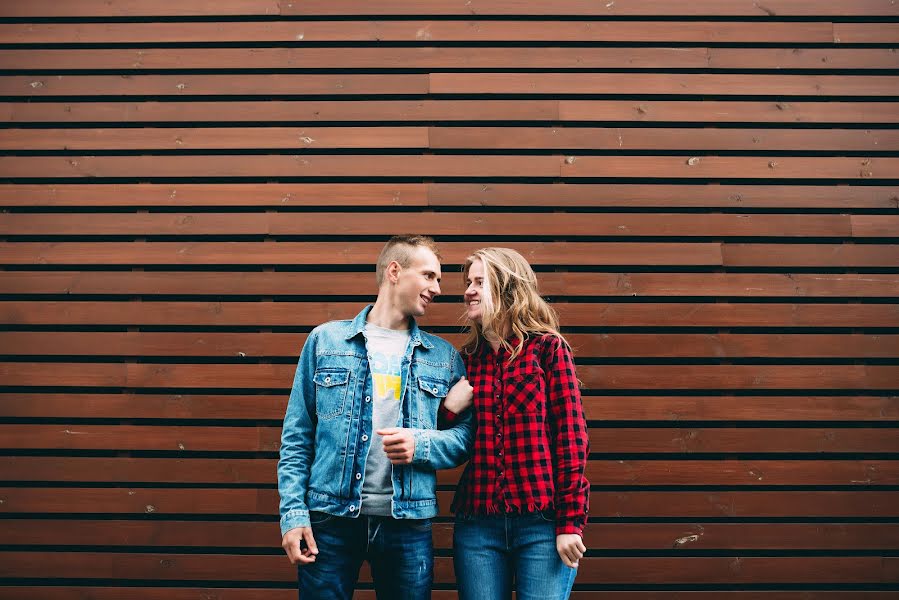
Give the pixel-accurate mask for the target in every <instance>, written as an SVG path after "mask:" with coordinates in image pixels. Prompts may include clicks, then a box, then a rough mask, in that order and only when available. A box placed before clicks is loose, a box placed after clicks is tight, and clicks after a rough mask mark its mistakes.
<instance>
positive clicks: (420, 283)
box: [394, 246, 440, 317]
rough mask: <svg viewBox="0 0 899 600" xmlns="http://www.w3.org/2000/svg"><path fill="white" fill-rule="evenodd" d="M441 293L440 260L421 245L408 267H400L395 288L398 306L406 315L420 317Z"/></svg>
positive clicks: (395, 299)
mask: <svg viewBox="0 0 899 600" xmlns="http://www.w3.org/2000/svg"><path fill="white" fill-rule="evenodd" d="M439 295H440V261H439V260H437V255H435V254H434V253H433V252H432V251H431V250H429V249H428V248H425V247H424V246H419V247H417V248H416V249H415V251H414V252H413V254H412V260H411V262H410V263H409V266H408V267H406V268H402V267H401V268H400V269H399V273H398V274H397V283H396V287H395V290H394V301H395V302H396V306H397V308H398V309H399V310H400V311H401V312H402V313H403V314H404V315H406V316H409V317H420V316H422V315H424V314H425V310H426V309H427V308H428V305H430V304H431V301H433V300H434V298H436V297H437V296H439Z"/></svg>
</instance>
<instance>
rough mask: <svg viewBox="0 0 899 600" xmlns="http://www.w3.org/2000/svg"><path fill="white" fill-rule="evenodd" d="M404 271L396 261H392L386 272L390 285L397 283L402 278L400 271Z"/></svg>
mask: <svg viewBox="0 0 899 600" xmlns="http://www.w3.org/2000/svg"><path fill="white" fill-rule="evenodd" d="M402 269H403V267H402V266H400V263H398V262H397V261H395V260H392V261H390V264H388V265H387V268H386V269H385V270H384V272H385V273H386V274H387V281H389V282H390V283H396V282H397V280H398V279H399V276H400V271H401V270H402Z"/></svg>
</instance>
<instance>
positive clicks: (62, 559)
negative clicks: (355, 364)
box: [0, 551, 899, 584]
mask: <svg viewBox="0 0 899 600" xmlns="http://www.w3.org/2000/svg"><path fill="white" fill-rule="evenodd" d="M52 556H53V560H54V569H53V570H52V574H53V575H54V576H56V577H65V578H78V577H82V578H91V579H96V578H103V579H152V580H193V581H197V580H199V581H204V580H216V579H217V578H219V577H221V574H222V573H228V575H229V577H230V578H231V579H232V580H240V581H278V582H292V581H294V580H295V578H296V572H295V570H296V569H295V567H291V565H290V563H289V562H288V561H287V559H286V558H285V557H284V556H275V555H272V556H260V555H229V554H208V555H204V554H174V553H173V554H152V553H128V554H124V553H122V554H119V553H112V552H55V553H53V555H52ZM0 557H2V560H0V576H4V577H10V576H19V577H29V578H41V577H46V576H47V575H48V570H47V569H46V566H44V565H42V564H41V559H42V558H43V559H46V554H44V553H40V552H8V551H7V552H2V554H0ZM896 563H897V561H895V560H892V559H890V558H882V557H878V556H862V557H858V556H837V557H829V556H827V557H725V556H722V557H690V558H687V557H673V558H671V557H666V558H651V557H626V558H600V557H588V558H584V559H582V562H581V569H580V572H579V577H578V581H579V582H580V583H650V582H651V583H659V582H664V583H683V584H690V583H751V582H753V581H759V580H763V581H771V582H777V583H791V582H797V583H801V582H805V581H815V582H816V583H866V582H878V583H881V582H882V583H887V582H895V581H899V565H897V564H896ZM452 577H453V572H452V559H451V558H448V557H437V558H436V559H435V561H434V581H435V582H437V583H447V582H450V581H451V580H452ZM360 581H370V576H369V574H368V573H367V569H363V573H362V576H361V577H360Z"/></svg>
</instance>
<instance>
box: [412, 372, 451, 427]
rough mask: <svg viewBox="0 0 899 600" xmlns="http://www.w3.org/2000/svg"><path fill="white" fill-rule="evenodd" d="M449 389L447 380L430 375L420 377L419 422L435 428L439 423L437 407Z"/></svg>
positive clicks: (424, 425) (421, 424)
mask: <svg viewBox="0 0 899 600" xmlns="http://www.w3.org/2000/svg"><path fill="white" fill-rule="evenodd" d="M448 391H449V387H448V386H447V384H446V382H445V381H441V380H439V379H431V378H428V377H419V378H418V423H419V425H420V426H423V427H425V428H429V429H433V428H434V427H435V426H436V424H437V409H438V408H439V406H440V403H441V402H443V399H444V398H446V393H447V392H448Z"/></svg>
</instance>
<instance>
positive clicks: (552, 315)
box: [462, 247, 570, 360]
mask: <svg viewBox="0 0 899 600" xmlns="http://www.w3.org/2000/svg"><path fill="white" fill-rule="evenodd" d="M475 260H480V261H481V263H482V264H483V265H484V286H483V291H482V292H481V294H480V295H481V315H482V317H481V322H480V323H477V322H475V321H469V329H468V334H467V336H466V338H465V342H464V343H463V344H462V351H463V352H465V353H466V354H472V353H474V352H475V351H476V350H477V349H478V347H479V346H480V344H482V343H483V342H484V340H485V339H486V336H485V332H487V333H490V334H493V336H495V337H496V338H499V340H500V344H502V346H503V347H504V348H505V349H506V350H507V351H508V352H509V353H510V358H509V359H510V360H512V359H514V358H515V357H516V356H518V354H520V353H521V350H522V348H523V347H524V342H525V340H526V339H527V338H528V337H529V336H534V335H545V334H552V335H555V336H558V337H559V338H560V339H561V340H562V341H563V342H565V344H566V345H568V342H567V341H566V340H565V338H564V337H562V334H560V333H559V315H558V314H557V313H556V311H555V310H554V309H553V308H552V307H551V306H550V305H549V304H548V303H547V302H546V300H544V299H543V298H542V297H541V296H540V293H539V292H538V290H537V275H536V274H535V273H534V269H532V268H531V265H530V264H529V263H528V261H527V260H526V259H525V258H524V257H523V256H522V255H521V254H519V253H518V252H516V251H515V250H512V249H511V248H495V247H493V248H481V249H480V250H476V251H475V252H474V253H472V255H471V256H469V257H468V258H467V259H465V266H464V267H463V268H462V281H463V282H464V283H466V285H467V279H468V271H469V269H471V264H472V262H474V261H475ZM512 338H514V339H517V340H518V343H517V344H516V345H515V346H514V347H513V346H512V344H511V342H510V341H509V340H510V339H512ZM569 347H570V346H569Z"/></svg>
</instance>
